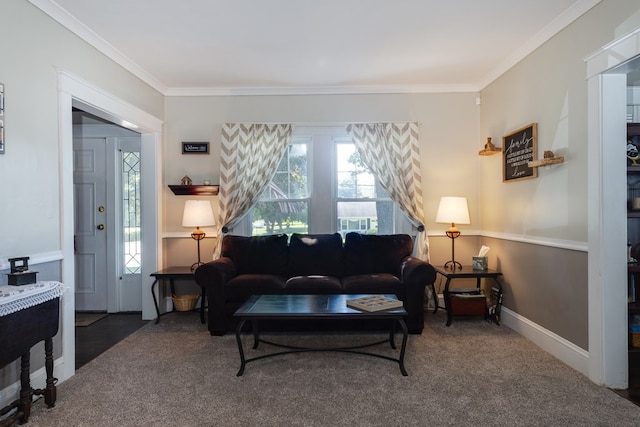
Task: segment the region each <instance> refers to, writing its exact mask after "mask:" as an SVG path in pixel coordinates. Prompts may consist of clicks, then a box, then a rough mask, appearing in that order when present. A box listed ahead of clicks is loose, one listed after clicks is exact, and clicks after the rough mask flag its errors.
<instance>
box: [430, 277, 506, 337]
mask: <svg viewBox="0 0 640 427" xmlns="http://www.w3.org/2000/svg"><path fill="white" fill-rule="evenodd" d="M434 268H435V270H436V274H440V275H442V276H443V277H445V278H446V282H445V285H444V306H445V309H446V310H447V326H451V321H452V318H453V316H454V315H455V313H453V310H452V309H451V296H452V295H455V294H462V293H469V292H473V291H475V292H479V291H480V280H481V279H493V281H494V283H495V285H496V287H497V288H496V289H497V292H496V294H495V295H494V297H495V298H496V306H495V309H494V311H493V313H491V314H490V318H491V320H493V321H494V322H495V323H496V324H497V325H499V324H500V308H501V307H502V284H501V283H500V282H499V281H498V277H499V276H502V273H501V272H499V271H496V270H489V269H487V270H474V269H473V268H472V267H471V266H468V265H463V266H462V268H455V269H451V268H448V267H444V266H436V267H434ZM453 279H476V287H475V288H472V289H469V288H454V289H451V288H450V287H449V285H450V284H451V281H452V280H453ZM436 298H437V296H436ZM436 307H437V306H436Z"/></svg>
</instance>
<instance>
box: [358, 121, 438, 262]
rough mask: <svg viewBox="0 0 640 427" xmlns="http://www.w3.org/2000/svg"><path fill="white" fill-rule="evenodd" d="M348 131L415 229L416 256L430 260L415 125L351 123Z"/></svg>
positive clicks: (416, 125)
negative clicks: (416, 231) (416, 233)
mask: <svg viewBox="0 0 640 427" xmlns="http://www.w3.org/2000/svg"><path fill="white" fill-rule="evenodd" d="M347 132H348V133H349V135H351V137H352V138H353V141H354V143H355V145H356V148H357V149H358V152H359V153H360V156H361V157H362V160H363V161H364V162H365V164H366V165H367V166H368V167H369V169H371V171H372V172H373V174H374V175H375V176H376V178H378V181H380V185H381V186H382V187H383V188H384V189H385V191H386V192H387V193H388V194H389V197H391V199H392V200H393V201H394V202H396V203H397V204H398V205H399V206H400V209H401V210H402V211H403V212H404V213H405V214H406V215H407V217H408V218H409V220H410V221H411V222H412V224H413V226H414V227H416V229H417V230H418V235H417V238H416V242H415V255H416V257H417V258H420V259H422V260H424V261H427V262H429V240H428V237H427V231H426V229H425V227H424V223H425V217H424V209H423V200H422V174H421V172H420V146H419V143H418V142H419V131H418V124H417V123H413V122H411V123H352V124H349V125H348V126H347Z"/></svg>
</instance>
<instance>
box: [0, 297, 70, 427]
mask: <svg viewBox="0 0 640 427" xmlns="http://www.w3.org/2000/svg"><path fill="white" fill-rule="evenodd" d="M59 313H60V298H55V299H51V300H49V301H45V302H43V303H41V304H38V305H35V306H33V307H29V308H25V309H23V310H20V311H17V312H15V313H11V314H8V315H6V316H0V343H1V344H0V368H3V367H4V366H5V365H7V364H9V363H11V362H13V361H14V360H17V359H20V397H19V398H18V400H16V401H14V402H12V403H10V404H9V405H7V406H5V407H4V408H0V415H5V414H8V413H9V412H11V411H12V410H13V409H15V410H16V411H15V412H14V413H13V414H11V415H10V416H9V417H7V418H5V419H3V420H0V426H2V427H5V426H12V425H14V424H15V423H16V422H20V424H24V423H26V422H27V421H28V420H29V416H30V415H31V401H32V398H33V395H44V401H45V404H46V405H47V406H48V407H50V408H51V407H53V406H54V405H55V404H56V382H57V381H58V380H57V379H56V378H54V377H53V337H54V336H55V335H56V334H57V333H58V326H59V318H60V314H59ZM40 341H44V352H45V371H46V374H47V379H46V386H45V388H44V389H33V388H31V380H30V367H31V363H30V352H31V347H33V346H34V345H35V344H37V343H39V342H40Z"/></svg>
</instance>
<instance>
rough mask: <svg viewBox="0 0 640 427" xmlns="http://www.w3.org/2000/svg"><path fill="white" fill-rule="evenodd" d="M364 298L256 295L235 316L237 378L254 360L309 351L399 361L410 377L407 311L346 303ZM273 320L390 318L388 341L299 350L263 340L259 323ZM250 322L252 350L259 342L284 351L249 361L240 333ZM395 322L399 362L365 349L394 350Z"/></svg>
mask: <svg viewBox="0 0 640 427" xmlns="http://www.w3.org/2000/svg"><path fill="white" fill-rule="evenodd" d="M362 296H365V295H253V296H252V297H250V298H249V299H248V300H247V301H246V302H245V303H244V304H243V305H242V306H241V307H240V308H239V309H238V310H237V311H236V312H235V313H234V316H236V317H238V318H239V320H240V321H239V323H238V326H237V328H236V341H237V342H238V351H239V352H240V370H239V371H238V374H237V375H238V376H241V375H242V374H243V373H244V368H245V366H246V364H247V363H249V362H253V361H255V360H260V359H265V358H267V357H273V356H279V355H283V354H290V353H301V352H308V351H340V352H345V353H356V354H363V355H367V356H373V357H378V358H381V359H387V360H391V361H393V362H397V363H398V365H399V366H400V372H402V375H405V376H406V375H407V371H406V369H405V367H404V353H405V349H406V346H407V325H406V324H405V323H404V319H403V317H404V316H406V315H407V311H406V310H405V309H404V308H403V307H400V308H394V309H389V310H383V311H376V312H366V311H360V310H356V309H353V308H351V307H347V300H348V299H353V298H358V297H362ZM385 296H387V297H389V298H396V297H395V295H385ZM274 319H291V320H294V321H295V320H310V319H314V320H335V319H357V320H362V319H387V320H389V321H390V332H389V338H388V339H385V340H381V341H380V340H379V341H375V342H372V343H368V344H363V345H358V346H350V347H330V348H315V347H311V348H309V347H296V346H289V345H286V344H280V343H275V342H272V341H267V340H263V339H261V338H260V330H259V328H258V322H259V321H260V320H274ZM248 320H250V321H251V322H252V326H253V348H254V349H255V348H257V347H258V344H259V343H260V342H263V343H265V344H270V345H273V346H276V347H280V348H285V349H286V350H285V351H278V352H274V353H269V354H264V355H261V356H257V357H253V358H249V359H246V358H245V355H244V349H243V347H242V339H241V338H240V333H241V331H242V328H243V326H244V324H245V323H246V322H247V321H248ZM396 323H397V324H399V325H400V328H401V329H402V345H401V347H400V356H399V357H398V358H397V359H396V358H393V357H390V356H387V355H384V354H378V353H372V352H368V351H363V350H362V349H364V348H367V347H372V346H374V345H379V344H383V343H386V342H388V343H389V344H390V346H391V348H392V349H395V348H396V345H395V340H394V336H395V330H396Z"/></svg>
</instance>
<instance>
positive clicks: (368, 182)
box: [336, 143, 386, 199]
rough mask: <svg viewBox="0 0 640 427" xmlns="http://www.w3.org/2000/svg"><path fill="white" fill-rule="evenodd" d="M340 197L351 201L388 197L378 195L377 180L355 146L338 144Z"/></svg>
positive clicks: (337, 166) (337, 167)
mask: <svg viewBox="0 0 640 427" xmlns="http://www.w3.org/2000/svg"><path fill="white" fill-rule="evenodd" d="M336 170H337V179H338V197H339V198H349V199H356V198H357V199H360V198H370V199H372V198H375V197H386V194H384V193H379V192H378V194H376V180H375V177H374V176H373V174H372V173H371V172H370V171H369V169H368V168H367V166H366V165H365V164H364V162H363V161H362V159H361V158H360V154H359V153H358V151H357V150H356V146H355V145H354V144H344V143H339V144H336Z"/></svg>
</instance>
